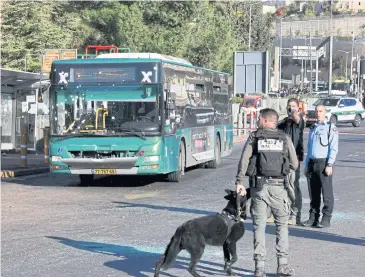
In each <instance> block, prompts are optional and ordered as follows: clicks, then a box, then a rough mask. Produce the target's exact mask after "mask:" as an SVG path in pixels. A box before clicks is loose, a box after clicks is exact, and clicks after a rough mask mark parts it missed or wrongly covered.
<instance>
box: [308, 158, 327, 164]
mask: <svg viewBox="0 0 365 277" xmlns="http://www.w3.org/2000/svg"><path fill="white" fill-rule="evenodd" d="M327 160H328V159H327V158H321V159H312V158H311V159H309V162H310V163H314V164H316V163H326V162H327Z"/></svg>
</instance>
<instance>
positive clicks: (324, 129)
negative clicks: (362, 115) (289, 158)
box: [303, 105, 338, 228]
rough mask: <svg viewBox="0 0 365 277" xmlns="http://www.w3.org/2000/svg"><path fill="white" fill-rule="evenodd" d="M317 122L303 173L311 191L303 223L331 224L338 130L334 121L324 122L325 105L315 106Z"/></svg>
mask: <svg viewBox="0 0 365 277" xmlns="http://www.w3.org/2000/svg"><path fill="white" fill-rule="evenodd" d="M316 118H317V122H316V123H315V124H314V125H313V126H312V127H311V128H310V131H309V136H308V149H307V150H308V153H307V157H306V160H305V174H306V176H307V179H308V186H309V193H310V198H311V202H310V215H309V219H308V220H307V221H305V222H303V225H304V226H307V227H309V226H313V227H318V228H326V227H330V224H331V216H332V212H333V204H334V203H333V202H334V196H333V187H332V176H333V175H332V173H333V164H334V162H335V160H336V156H337V153H338V131H337V128H336V126H335V125H334V124H332V123H327V122H326V120H325V118H326V107H325V106H323V105H318V106H316ZM321 192H322V193H323V204H324V206H323V209H322V214H323V216H322V220H321V222H319V217H320V206H321Z"/></svg>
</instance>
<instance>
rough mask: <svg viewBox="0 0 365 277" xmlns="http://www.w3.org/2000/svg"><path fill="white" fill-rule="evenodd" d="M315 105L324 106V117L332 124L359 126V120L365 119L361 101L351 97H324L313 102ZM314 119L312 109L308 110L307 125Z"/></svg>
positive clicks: (364, 110)
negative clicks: (325, 112) (325, 114)
mask: <svg viewBox="0 0 365 277" xmlns="http://www.w3.org/2000/svg"><path fill="white" fill-rule="evenodd" d="M317 105H324V106H325V107H326V110H327V116H326V119H327V120H328V121H329V122H332V123H333V124H337V123H352V125H353V126H354V127H359V126H360V125H361V121H362V120H364V119H365V109H364V108H363V106H362V104H361V102H360V101H359V100H358V99H356V98H353V97H338V96H330V97H324V98H320V99H318V100H317V101H316V102H315V103H314V104H313V106H314V107H316V106H317ZM315 121H316V119H315V112H314V109H310V110H308V114H307V126H311V125H312V124H313V123H314V122H315Z"/></svg>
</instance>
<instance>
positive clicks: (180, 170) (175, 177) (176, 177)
mask: <svg viewBox="0 0 365 277" xmlns="http://www.w3.org/2000/svg"><path fill="white" fill-rule="evenodd" d="M184 174H185V147H184V143H183V142H182V141H181V142H180V147H179V164H178V166H177V170H176V171H174V172H171V173H169V174H167V180H168V181H169V182H179V181H180V180H181V177H182V176H183V175H184Z"/></svg>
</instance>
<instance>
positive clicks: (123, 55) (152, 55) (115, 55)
mask: <svg viewBox="0 0 365 277" xmlns="http://www.w3.org/2000/svg"><path fill="white" fill-rule="evenodd" d="M95 58H96V59H103V58H114V59H118V58H119V59H158V60H163V61H173V62H178V63H183V64H186V65H192V64H191V62H189V61H187V60H185V59H181V58H177V57H173V56H169V55H161V54H157V53H107V54H100V55H98V56H96V57H95Z"/></svg>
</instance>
